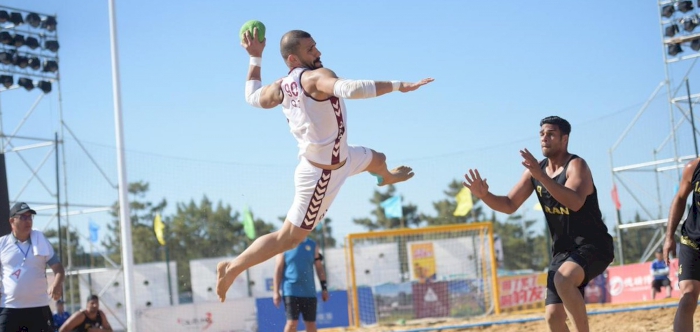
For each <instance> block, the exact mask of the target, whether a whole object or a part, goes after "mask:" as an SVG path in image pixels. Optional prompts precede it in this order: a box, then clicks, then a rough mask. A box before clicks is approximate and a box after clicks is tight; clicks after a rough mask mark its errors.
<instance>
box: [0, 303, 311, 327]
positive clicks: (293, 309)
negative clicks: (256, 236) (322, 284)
mask: <svg viewBox="0 0 700 332" xmlns="http://www.w3.org/2000/svg"><path fill="white" fill-rule="evenodd" d="M284 311H285V313H286V314H287V320H299V314H300V313H301V315H302V316H303V317H304V321H305V322H315V321H316V298H315V297H296V296H285V297H284ZM0 332H1V331H0Z"/></svg>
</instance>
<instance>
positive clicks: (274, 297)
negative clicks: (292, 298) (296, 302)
mask: <svg viewBox="0 0 700 332" xmlns="http://www.w3.org/2000/svg"><path fill="white" fill-rule="evenodd" d="M280 302H282V297H281V296H280V293H275V294H274V295H272V303H274V304H275V307H277V308H279V307H280Z"/></svg>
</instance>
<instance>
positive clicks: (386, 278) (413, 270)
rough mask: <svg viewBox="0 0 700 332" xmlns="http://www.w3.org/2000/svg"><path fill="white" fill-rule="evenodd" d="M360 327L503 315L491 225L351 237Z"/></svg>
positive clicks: (352, 314) (352, 316) (353, 300)
mask: <svg viewBox="0 0 700 332" xmlns="http://www.w3.org/2000/svg"><path fill="white" fill-rule="evenodd" d="M345 250H346V258H347V260H346V263H347V279H348V302H349V303H348V310H349V320H350V325H351V326H355V327H360V326H369V325H375V324H387V323H396V322H405V321H407V320H412V319H422V318H446V319H448V318H466V317H473V316H480V315H487V314H491V313H496V314H497V313H500V307H499V303H498V283H497V265H496V254H495V250H494V240H493V224H492V223H491V222H481V223H470V224H458V225H446V226H430V227H422V228H404V229H391V230H385V231H374V232H366V233H354V234H348V235H347V237H346V239H345Z"/></svg>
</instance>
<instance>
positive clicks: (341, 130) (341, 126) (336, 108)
mask: <svg viewBox="0 0 700 332" xmlns="http://www.w3.org/2000/svg"><path fill="white" fill-rule="evenodd" d="M330 102H331V106H333V112H334V113H335V120H336V121H337V122H338V137H336V139H335V144H334V145H333V155H332V156H331V165H335V164H337V163H339V162H340V141H341V140H342V138H343V135H345V123H343V112H342V111H341V109H340V99H338V97H331V98H330Z"/></svg>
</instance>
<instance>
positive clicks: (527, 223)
mask: <svg viewBox="0 0 700 332" xmlns="http://www.w3.org/2000/svg"><path fill="white" fill-rule="evenodd" d="M492 218H493V219H494V220H495V213H494V214H493V217H492ZM535 222H536V220H535V219H525V217H524V216H523V215H522V214H512V215H510V216H508V218H507V219H506V220H505V221H503V222H500V221H495V222H494V234H497V235H498V236H499V238H500V239H501V245H502V247H503V264H502V265H501V266H500V267H501V268H503V269H506V270H522V269H533V270H536V271H541V270H542V269H544V267H545V266H547V265H548V264H549V260H550V255H549V247H548V243H549V242H548V241H547V237H548V236H549V232H547V231H546V226H545V232H537V231H536V230H534V229H533V225H534V224H535Z"/></svg>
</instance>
